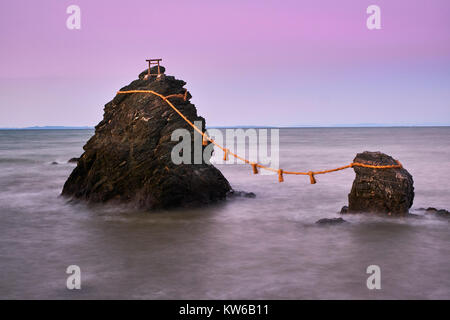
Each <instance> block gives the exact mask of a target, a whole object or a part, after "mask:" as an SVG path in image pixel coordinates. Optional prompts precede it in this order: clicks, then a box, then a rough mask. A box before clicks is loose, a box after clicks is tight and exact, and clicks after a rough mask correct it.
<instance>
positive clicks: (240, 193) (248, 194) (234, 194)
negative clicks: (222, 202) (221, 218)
mask: <svg viewBox="0 0 450 320" xmlns="http://www.w3.org/2000/svg"><path fill="white" fill-rule="evenodd" d="M227 197H229V198H233V197H244V198H255V197H256V194H254V193H253V192H245V191H235V190H231V191H230V192H228V193H227Z"/></svg>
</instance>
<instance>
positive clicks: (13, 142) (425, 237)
mask: <svg viewBox="0 0 450 320" xmlns="http://www.w3.org/2000/svg"><path fill="white" fill-rule="evenodd" d="M92 134H93V131H92V130H48V131H46V130H28V131H26V130H11V131H0V298H1V299H10V298H14V299H15V298H26V299H33V298H44V299H45V298H56V299H59V298H60V299H78V298H80V299H82V298H106V299H108V298H125V299H172V298H179V299H313V298H319V299H329V298H331V299H334V298H336V299H348V298H354V299H366V298H368V299H417V298H425V299H429V298H438V299H450V271H449V270H450V245H449V244H450V224H449V220H446V219H442V218H437V217H433V216H428V215H427V216H424V215H423V214H421V213H419V212H418V213H419V214H420V215H421V217H419V218H388V217H386V218H384V217H376V216H373V215H353V216H346V217H345V219H346V220H348V221H349V222H350V223H349V224H346V225H337V226H329V227H323V226H317V225H316V224H315V221H317V220H318V219H321V218H333V217H338V216H339V214H338V213H337V212H338V211H339V210H340V208H341V207H342V206H343V205H345V204H346V203H347V194H348V192H349V191H350V188H351V185H352V181H353V178H354V173H353V170H345V171H341V172H337V173H332V174H328V175H324V176H319V177H317V180H318V183H317V184H316V185H310V184H309V181H308V177H304V176H288V177H285V183H281V184H280V183H278V182H277V178H276V176H269V175H266V176H264V175H257V176H254V175H252V173H251V168H249V167H248V166H242V165H221V166H219V168H220V170H221V171H222V172H223V174H224V175H225V176H226V177H227V178H228V180H229V181H230V183H231V184H232V186H233V188H234V189H236V190H243V191H251V192H254V193H255V194H256V198H254V199H250V198H234V199H232V200H228V201H225V202H222V203H219V204H217V205H213V206H209V207H205V208H202V209H197V210H177V211H170V212H153V213H148V212H135V211H130V210H129V209H126V208H117V207H108V206H105V207H87V206H85V205H83V204H77V205H74V204H67V203H66V200H65V199H63V198H60V197H59V194H60V192H61V189H62V186H63V184H64V182H65V180H66V178H67V177H68V175H69V174H70V172H71V171H72V170H73V168H74V166H75V165H74V164H68V163H67V160H68V159H70V158H72V157H78V156H80V154H81V153H82V146H83V145H84V143H85V142H86V141H87V139H88V138H89V137H90V136H91V135H92ZM449 141H450V128H307V129H282V130H280V164H281V167H282V168H283V169H286V170H287V169H293V170H294V169H305V170H309V169H322V168H324V169H325V168H333V167H336V166H340V165H345V164H348V163H349V162H351V161H352V159H353V158H354V156H355V154H356V153H357V152H361V151H365V150H368V151H382V152H385V153H387V154H390V155H392V156H393V157H394V158H397V159H399V160H400V161H401V162H402V163H403V165H404V166H405V168H406V169H407V170H408V171H409V172H410V173H411V174H412V175H413V177H414V183H415V191H416V197H415V200H414V205H413V212H415V209H418V208H420V207H430V206H432V207H437V208H445V209H450V182H449V177H450V146H449ZM52 162H58V164H57V165H52V164H51V163H52ZM69 265H78V266H79V267H80V268H81V290H72V291H71V290H68V289H66V279H67V277H68V275H67V274H66V273H65V272H66V268H67V267H68V266H69ZM369 265H378V266H379V267H380V268H381V290H369V289H368V288H367V286H366V280H367V278H368V277H369V275H368V274H366V269H367V267H368V266H369Z"/></svg>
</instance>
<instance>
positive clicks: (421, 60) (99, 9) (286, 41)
mask: <svg viewBox="0 0 450 320" xmlns="http://www.w3.org/2000/svg"><path fill="white" fill-rule="evenodd" d="M71 4H76V5H79V6H80V8H81V15H82V17H81V30H69V29H67V28H66V19H67V17H68V14H66V8H67V7H68V6H69V5H71ZM371 4H376V5H379V6H380V7H381V24H382V29H381V30H372V31H370V30H368V29H367V28H366V19H367V17H368V15H367V14H366V8H367V7H368V6H369V5H371ZM0 12H1V19H0V40H1V46H2V50H1V51H0V127H23V126H32V125H75V126H77V125H95V124H97V123H98V122H99V121H100V120H101V118H102V115H103V105H104V104H105V103H106V102H108V101H109V100H111V99H112V98H113V96H114V94H115V92H116V91H117V90H118V89H119V88H120V87H122V86H124V85H126V84H128V83H129V82H131V81H132V80H134V79H136V78H137V75H138V74H139V73H140V72H141V71H142V70H144V69H145V67H146V64H145V59H146V58H149V57H154V58H156V57H161V58H163V65H164V66H166V68H167V73H168V74H171V75H175V76H176V77H177V78H181V79H184V80H185V81H186V82H187V88H188V90H189V91H190V92H191V93H192V95H193V99H192V102H193V103H195V104H196V106H197V108H198V112H199V114H200V115H202V116H204V117H205V118H206V120H207V124H208V125H209V126H216V125H219V126H225V125H282V126H289V125H335V124H358V123H380V124H417V123H419V124H450V19H449V17H450V1H448V0H370V1H366V0H339V1H336V0H314V1H313V0H308V1H305V0H293V1H287V0H277V1H262V0H259V1H246V0H237V1H235V0H227V1H215V0H206V1H196V0H189V1H181V0H178V1H170V0H151V1H148V0H147V1H144V0H128V1H112V0H109V1H108V0H95V1H93V0H72V1H65V0H40V1H29V0H15V1H2V2H1V3H0Z"/></svg>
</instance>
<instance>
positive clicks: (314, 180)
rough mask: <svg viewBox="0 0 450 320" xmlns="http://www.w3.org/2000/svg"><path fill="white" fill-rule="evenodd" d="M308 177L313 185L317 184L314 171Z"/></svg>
mask: <svg viewBox="0 0 450 320" xmlns="http://www.w3.org/2000/svg"><path fill="white" fill-rule="evenodd" d="M308 176H309V181H310V182H311V184H316V178H314V173H313V172H312V171H310V172H308Z"/></svg>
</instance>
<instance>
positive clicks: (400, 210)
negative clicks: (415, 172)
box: [347, 151, 414, 214]
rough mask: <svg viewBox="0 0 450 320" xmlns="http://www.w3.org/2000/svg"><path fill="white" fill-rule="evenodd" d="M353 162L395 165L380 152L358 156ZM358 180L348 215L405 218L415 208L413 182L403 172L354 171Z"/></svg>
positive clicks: (349, 200)
mask: <svg viewBox="0 0 450 320" xmlns="http://www.w3.org/2000/svg"><path fill="white" fill-rule="evenodd" d="M353 161H354V162H359V163H364V164H369V165H395V164H397V162H396V161H395V160H394V159H393V158H392V157H391V156H388V155H386V154H384V153H381V152H368V151H366V152H363V153H358V154H357V155H356V157H355V159H354V160H353ZM354 170H355V173H356V177H355V180H354V181H353V186H352V190H351V191H350V194H349V195H348V210H347V211H348V213H355V212H377V213H387V214H406V213H408V211H409V208H410V207H411V206H412V204H413V200H414V187H413V183H414V182H413V178H412V176H411V175H410V174H409V172H408V171H406V169H404V168H392V169H371V168H364V167H356V166H355V167H354Z"/></svg>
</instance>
